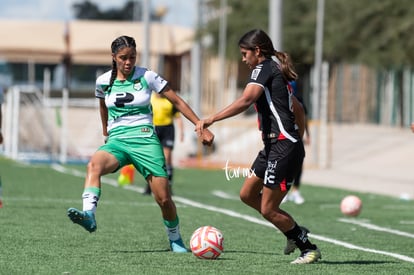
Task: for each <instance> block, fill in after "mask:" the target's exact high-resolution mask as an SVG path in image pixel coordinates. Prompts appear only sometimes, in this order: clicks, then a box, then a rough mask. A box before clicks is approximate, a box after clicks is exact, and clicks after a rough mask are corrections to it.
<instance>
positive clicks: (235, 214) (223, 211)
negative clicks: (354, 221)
mask: <svg viewBox="0 0 414 275" xmlns="http://www.w3.org/2000/svg"><path fill="white" fill-rule="evenodd" d="M52 168H53V169H55V170H57V171H60V172H62V173H66V174H70V175H74V176H81V177H84V176H85V175H84V174H83V173H81V172H79V171H77V170H73V169H66V168H65V167H63V166H60V165H53V166H52ZM102 182H103V183H106V184H110V185H114V184H115V185H116V186H117V183H116V181H114V180H112V181H107V180H105V181H104V180H102ZM114 182H115V183H114ZM131 187H132V186H131ZM128 189H130V190H133V191H137V190H138V189H139V188H128ZM174 201H176V202H180V203H182V204H186V205H189V206H192V207H197V208H201V209H204V210H209V211H213V212H217V213H221V214H224V215H228V216H230V217H234V218H239V219H243V220H246V221H249V222H252V223H256V224H260V225H264V226H268V227H272V228H274V226H273V224H271V223H269V222H267V221H265V220H263V219H258V218H255V217H252V216H249V215H244V214H241V213H238V212H235V211H232V210H228V209H224V208H219V207H215V206H212V205H207V204H203V203H200V202H196V201H192V200H189V199H187V198H183V197H178V196H174ZM309 236H311V237H312V238H314V239H317V240H320V241H324V242H328V243H332V244H335V245H339V246H343V247H346V248H349V249H354V250H361V251H365V252H369V253H375V254H381V255H385V256H390V257H393V258H396V259H399V260H402V261H406V262H411V263H414V258H411V257H408V256H405V255H401V254H397V253H391V252H387V251H382V250H376V249H370V248H366V247H362V246H357V245H353V244H351V243H347V242H343V241H339V240H335V239H332V238H328V237H324V236H320V235H316V234H309Z"/></svg>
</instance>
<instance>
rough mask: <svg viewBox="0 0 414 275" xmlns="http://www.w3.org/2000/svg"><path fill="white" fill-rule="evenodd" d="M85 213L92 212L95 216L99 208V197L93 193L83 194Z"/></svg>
mask: <svg viewBox="0 0 414 275" xmlns="http://www.w3.org/2000/svg"><path fill="white" fill-rule="evenodd" d="M82 199H83V211H92V212H93V213H94V214H95V212H96V207H97V206H98V201H99V197H98V196H97V195H96V194H94V193H92V192H83V194H82Z"/></svg>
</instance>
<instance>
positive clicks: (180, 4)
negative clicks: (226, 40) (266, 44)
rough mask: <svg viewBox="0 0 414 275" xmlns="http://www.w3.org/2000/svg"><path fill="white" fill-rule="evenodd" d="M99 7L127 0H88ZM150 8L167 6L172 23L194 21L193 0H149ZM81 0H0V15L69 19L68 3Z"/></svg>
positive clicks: (167, 15)
mask: <svg viewBox="0 0 414 275" xmlns="http://www.w3.org/2000/svg"><path fill="white" fill-rule="evenodd" d="M89 1H91V2H92V3H96V4H97V5H98V6H99V7H100V8H101V9H108V8H111V7H121V6H123V5H124V4H125V3H126V2H127V0H118V1H114V0H89ZM150 1H151V6H152V9H155V8H156V7H160V6H165V7H167V8H168V13H167V14H166V16H165V18H164V20H163V22H165V23H168V24H174V25H181V26H187V27H193V26H194V25H195V22H194V20H195V16H194V14H195V8H196V3H197V1H194V0H150ZM80 2H83V0H0V7H1V8H0V19H27V20H31V19H32V20H33V19H44V20H63V21H65V20H70V19H73V13H72V8H71V7H72V5H73V4H74V3H80Z"/></svg>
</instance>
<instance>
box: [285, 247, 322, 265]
mask: <svg viewBox="0 0 414 275" xmlns="http://www.w3.org/2000/svg"><path fill="white" fill-rule="evenodd" d="M321 258H322V255H321V251H320V250H319V249H318V248H316V249H307V250H305V251H302V253H301V254H300V256H299V257H298V258H297V259H296V260H294V261H293V262H291V264H311V263H315V262H317V261H318V260H319V259H321Z"/></svg>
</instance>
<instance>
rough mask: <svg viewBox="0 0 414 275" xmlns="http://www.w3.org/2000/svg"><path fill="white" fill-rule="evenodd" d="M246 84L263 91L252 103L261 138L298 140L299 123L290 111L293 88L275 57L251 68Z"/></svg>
mask: <svg viewBox="0 0 414 275" xmlns="http://www.w3.org/2000/svg"><path fill="white" fill-rule="evenodd" d="M247 85H259V86H261V87H262V88H263V94H262V95H261V96H260V97H259V99H258V100H257V101H256V103H255V109H256V111H257V114H258V122H259V129H260V130H261V131H262V136H263V139H264V140H266V139H278V140H280V139H289V140H290V141H292V142H297V141H298V140H299V139H300V137H299V132H298V130H297V129H298V127H297V126H296V124H295V117H294V114H293V111H292V96H293V90H292V89H291V88H290V87H289V85H288V82H287V81H285V79H284V77H283V74H282V72H281V70H280V68H279V65H278V63H277V62H276V61H274V60H272V59H266V60H264V61H263V62H261V63H260V64H258V65H257V66H256V67H255V68H254V69H253V71H252V73H251V75H250V79H249V81H248V84H247Z"/></svg>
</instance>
